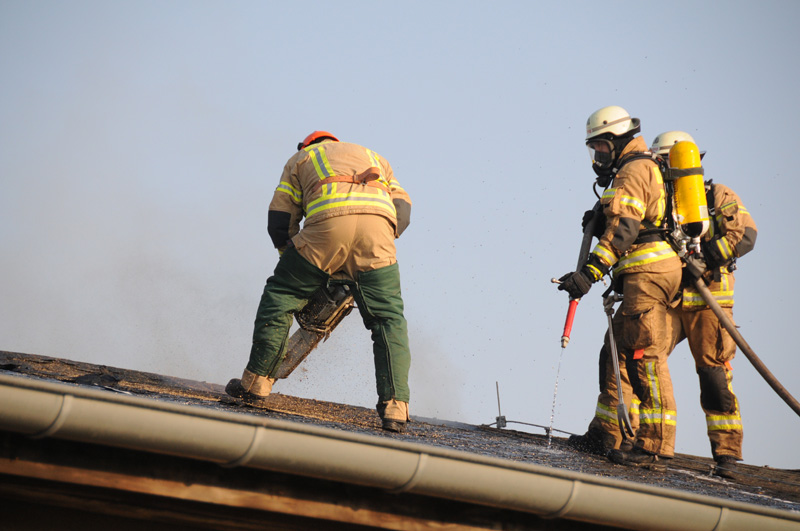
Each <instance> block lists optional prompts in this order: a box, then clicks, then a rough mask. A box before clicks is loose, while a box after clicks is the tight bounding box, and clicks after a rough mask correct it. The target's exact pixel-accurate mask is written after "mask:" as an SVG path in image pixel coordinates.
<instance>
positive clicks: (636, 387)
mask: <svg viewBox="0 0 800 531" xmlns="http://www.w3.org/2000/svg"><path fill="white" fill-rule="evenodd" d="M639 363H641V361H640V360H635V359H633V356H632V355H631V354H630V353H628V355H627V356H625V369H626V370H627V371H628V379H629V380H630V381H631V387H632V388H633V393H634V394H635V395H636V397H637V398H638V399H639V400H644V399H645V395H646V394H647V391H646V389H645V386H644V385H642V381H641V380H640V379H639Z"/></svg>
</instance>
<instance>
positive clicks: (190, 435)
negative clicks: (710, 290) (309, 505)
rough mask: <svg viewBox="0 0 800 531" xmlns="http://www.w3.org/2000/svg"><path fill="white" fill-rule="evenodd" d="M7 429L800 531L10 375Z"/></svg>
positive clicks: (351, 477) (589, 514)
mask: <svg viewBox="0 0 800 531" xmlns="http://www.w3.org/2000/svg"><path fill="white" fill-rule="evenodd" d="M0 430H5V431H11V432H15V433H21V434H24V435H27V436H30V437H34V438H43V437H55V438H60V439H67V440H72V441H80V442H87V443H93V444H102V445H107V446H113V447H119V448H127V449H133V450H139V451H145V452H152V453H158V454H167V455H174V456H180V457H186V458H192V459H198V460H203V461H210V462H214V463H218V464H219V465H221V466H225V467H237V466H240V467H250V468H256V469H264V470H271V471H276V472H282V473H286V474H293V475H299V476H306V477H312V478H319V479H326V480H332V481H338V482H344V483H351V484H356V485H362V486H367V487H373V488H378V489H384V490H386V491H390V492H398V493H399V492H408V493H413V494H417V495H423V496H431V497H436V498H446V499H450V500H457V501H461V502H467V503H473V504H477V505H483V506H491V507H497V508H502V509H509V510H513V511H522V512H527V513H532V514H536V515H538V516H541V517H545V518H566V519H570V520H578V521H582V522H591V523H596V524H602V525H608V526H615V527H621V528H627V529H650V530H720V531H722V530H742V531H745V530H747V531H749V530H752V529H771V530H772V529H775V530H784V529H785V530H800V513H795V512H792V511H785V510H780V509H774V508H769V507H761V506H758V505H754V504H749V503H743V502H736V501H732V500H726V499H719V498H714V497H710V496H704V495H697V494H692V493H688V492H683V491H677V490H671V489H664V488H658V487H653V486H649V485H643V484H637V483H632V482H625V481H620V480H614V479H609V478H602V477H595V476H591V475H588V474H581V473H578V472H572V471H565V470H560V469H552V468H547V467H543V466H538V465H532V464H525V463H517V462H513V461H507V460H502V459H497V458H491V457H485V456H480V455H475V454H470V453H466V452H460V451H455V450H448V449H443V448H436V447H431V446H424V445H420V444H415V443H408V442H405V441H397V440H392V439H388V438H382V437H375V436H369V435H361V434H354V433H348V432H341V431H338V430H333V429H328V428H322V427H318V426H306V425H302V424H299V423H293V422H287V421H280V420H273V419H265V418H262V417H257V416H254V415H246V414H240V413H231V412H224V411H214V410H209V409H205V408H202V407H196V406H187V405H182V404H172V403H168V402H163V401H156V400H153V399H148V398H143V397H137V396H127V395H120V394H115V393H110V392H108V391H103V390H99V389H90V388H86V387H80V386H76V385H71V384H64V383H56V382H50V381H41V380H35V379H30V378H25V377H19V376H12V375H7V374H0Z"/></svg>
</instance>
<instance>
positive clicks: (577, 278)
mask: <svg viewBox="0 0 800 531" xmlns="http://www.w3.org/2000/svg"><path fill="white" fill-rule="evenodd" d="M558 280H559V282H560V284H559V285H558V289H559V290H561V291H566V292H567V293H569V296H570V298H573V299H580V298H581V297H583V296H584V295H586V294H587V293H589V290H590V289H591V288H592V284H594V280H593V279H592V276H591V274H590V273H588V272H587V271H586V266H583V268H582V269H581V270H580V271H576V272H574V273H567V274H566V275H564V276H562V277H561V278H559V279H558Z"/></svg>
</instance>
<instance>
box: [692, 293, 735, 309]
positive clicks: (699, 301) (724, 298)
mask: <svg viewBox="0 0 800 531" xmlns="http://www.w3.org/2000/svg"><path fill="white" fill-rule="evenodd" d="M711 295H713V296H714V300H715V301H717V302H718V303H720V304H733V291H731V290H715V291H712V292H711ZM683 305H684V306H688V307H691V308H699V307H700V306H706V301H705V300H703V297H702V296H700V293H698V292H696V291H685V292H684V293H683Z"/></svg>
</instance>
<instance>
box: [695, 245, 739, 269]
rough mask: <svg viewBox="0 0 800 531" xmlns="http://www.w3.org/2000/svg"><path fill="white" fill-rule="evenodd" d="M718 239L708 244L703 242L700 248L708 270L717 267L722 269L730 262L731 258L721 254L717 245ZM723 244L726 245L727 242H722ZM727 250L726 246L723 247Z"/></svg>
mask: <svg viewBox="0 0 800 531" xmlns="http://www.w3.org/2000/svg"><path fill="white" fill-rule="evenodd" d="M720 240H721V239H720V238H715V239H713V240H711V241H709V242H703V243H702V245H701V247H702V248H703V254H704V255H705V257H706V263H707V264H708V267H709V268H710V269H716V268H718V267H722V266H724V265H728V263H729V262H730V261H731V258H733V257H732V256H727V257H726V256H724V255H723V254H722V250H721V249H720V246H719V245H717V242H719V241H720ZM723 244H727V242H723ZM725 247H726V248H727V245H725Z"/></svg>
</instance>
